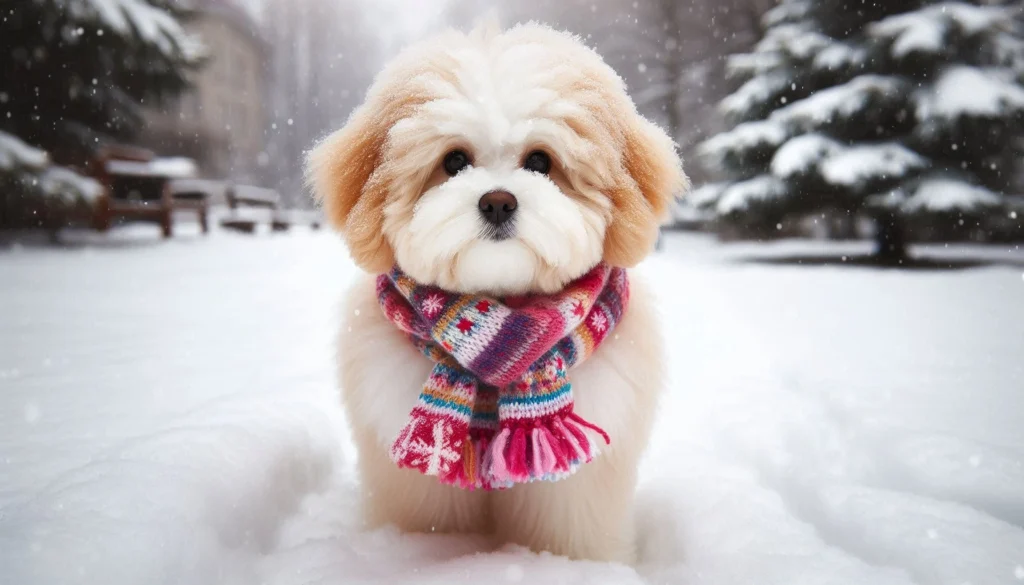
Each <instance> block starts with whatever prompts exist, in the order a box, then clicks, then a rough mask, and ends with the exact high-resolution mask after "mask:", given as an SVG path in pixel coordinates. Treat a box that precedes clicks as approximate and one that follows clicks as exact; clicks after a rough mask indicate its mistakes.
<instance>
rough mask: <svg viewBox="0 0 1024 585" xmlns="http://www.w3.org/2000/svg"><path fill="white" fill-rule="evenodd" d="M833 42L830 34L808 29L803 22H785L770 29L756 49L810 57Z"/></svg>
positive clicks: (805, 57)
mask: <svg viewBox="0 0 1024 585" xmlns="http://www.w3.org/2000/svg"><path fill="white" fill-rule="evenodd" d="M832 42H833V41H832V39H831V38H829V37H828V36H826V35H823V34H821V33H819V32H817V31H813V30H807V28H806V26H805V25H803V24H783V25H779V26H775V27H772V28H771V29H769V30H768V31H767V32H766V33H765V37H764V38H763V39H762V40H761V41H759V42H758V43H757V45H756V46H755V47H754V49H755V51H757V52H759V53H770V52H784V53H788V54H789V55H791V56H793V57H794V58H796V59H809V58H810V57H812V56H813V55H814V54H815V53H817V52H818V51H821V50H822V49H824V48H826V47H828V46H829V45H831V44H832Z"/></svg>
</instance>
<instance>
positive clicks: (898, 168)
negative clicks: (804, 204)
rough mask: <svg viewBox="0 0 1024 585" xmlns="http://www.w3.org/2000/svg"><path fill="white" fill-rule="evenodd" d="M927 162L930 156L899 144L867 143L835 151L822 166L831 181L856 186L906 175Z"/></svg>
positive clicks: (825, 177) (822, 174)
mask: <svg viewBox="0 0 1024 585" xmlns="http://www.w3.org/2000/svg"><path fill="white" fill-rule="evenodd" d="M927 164H928V161H927V159H925V158H923V157H922V156H921V155H919V154H917V153H916V152H914V151H912V150H910V149H908V148H906V147H904V146H901V145H899V144H897V143H885V144H863V145H857V146H853V147H849V148H844V149H841V150H838V151H836V152H834V153H832V154H831V155H829V156H828V157H827V158H826V159H825V160H824V161H822V162H821V165H820V169H821V176H822V177H823V178H824V179H825V180H826V181H828V182H829V183H830V184H833V185H843V186H844V187H852V186H856V185H865V184H868V183H870V182H871V181H877V180H879V179H883V180H884V179H893V178H899V177H903V176H905V175H906V174H907V173H909V172H911V171H914V170H916V169H921V168H923V167H925V166H926V165H927Z"/></svg>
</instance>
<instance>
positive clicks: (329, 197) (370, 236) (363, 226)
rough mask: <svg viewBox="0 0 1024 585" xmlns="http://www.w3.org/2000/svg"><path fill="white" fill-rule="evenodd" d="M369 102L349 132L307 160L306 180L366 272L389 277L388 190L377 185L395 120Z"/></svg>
mask: <svg viewBox="0 0 1024 585" xmlns="http://www.w3.org/2000/svg"><path fill="white" fill-rule="evenodd" d="M373 105H374V104H371V103H369V102H368V103H366V104H363V105H362V106H360V107H359V108H357V109H356V110H355V111H354V112H353V113H352V115H351V117H350V118H349V120H348V122H347V123H346V124H345V126H344V127H343V128H341V129H340V130H338V131H336V132H334V133H333V134H331V135H329V136H327V137H326V138H324V139H323V140H322V141H320V142H319V143H318V144H317V145H316V146H315V147H314V148H313V149H312V150H311V151H310V152H309V154H308V156H307V158H306V180H307V183H308V184H309V185H310V186H311V187H312V188H313V193H314V195H315V196H316V199H317V201H318V202H319V203H320V204H321V205H322V206H323V209H324V212H325V213H326V215H327V219H328V221H330V222H331V224H332V225H333V226H334V228H335V229H337V230H338V231H339V232H340V233H341V234H342V236H344V238H345V243H346V244H347V245H348V249H349V253H350V254H351V255H352V258H353V259H354V260H355V262H356V264H358V265H359V266H360V267H361V268H363V269H364V270H367V271H369V272H385V271H387V270H388V269H389V268H390V267H391V265H392V264H394V253H393V251H392V250H391V246H390V245H389V244H388V242H387V240H386V239H385V238H384V234H383V230H382V224H383V221H384V215H383V207H384V200H385V198H386V196H387V192H386V189H385V188H384V187H385V186H384V185H379V183H380V181H379V180H374V173H375V171H376V170H377V168H378V167H379V166H380V164H381V162H382V157H383V151H384V145H385V142H386V141H387V136H388V129H389V128H390V127H391V120H389V119H388V117H387V116H385V115H382V114H385V113H386V112H380V111H378V112H374V110H373Z"/></svg>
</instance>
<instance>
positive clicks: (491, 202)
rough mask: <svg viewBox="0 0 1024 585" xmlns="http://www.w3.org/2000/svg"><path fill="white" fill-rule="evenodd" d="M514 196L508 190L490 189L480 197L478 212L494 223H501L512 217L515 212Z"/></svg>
mask: <svg viewBox="0 0 1024 585" xmlns="http://www.w3.org/2000/svg"><path fill="white" fill-rule="evenodd" d="M516 205H517V201H516V196H515V195H513V194H511V193H509V192H508V191H491V192H490V193H484V196H483V197H481V198H480V203H479V206H480V213H482V214H483V216H484V219H486V220H487V221H488V222H490V223H492V224H494V225H501V224H503V223H505V222H506V221H508V220H510V219H512V214H514V213H515V212H516Z"/></svg>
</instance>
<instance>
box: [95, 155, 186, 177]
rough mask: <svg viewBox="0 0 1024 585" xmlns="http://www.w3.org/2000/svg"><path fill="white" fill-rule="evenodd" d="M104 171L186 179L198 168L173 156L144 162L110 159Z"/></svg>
mask: <svg viewBox="0 0 1024 585" xmlns="http://www.w3.org/2000/svg"><path fill="white" fill-rule="evenodd" d="M106 170H107V172H108V173H111V174H117V175H135V176H147V177H173V178H188V177H194V176H195V175H196V173H197V172H198V167H197V166H196V163H195V161H194V160H192V159H190V158H185V157H177V156H175V157H166V158H154V159H153V160H150V161H146V162H141V161H132V160H118V159H112V160H109V161H107V163H106Z"/></svg>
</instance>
